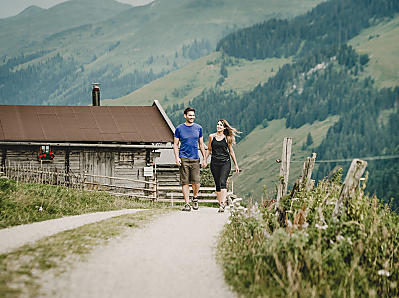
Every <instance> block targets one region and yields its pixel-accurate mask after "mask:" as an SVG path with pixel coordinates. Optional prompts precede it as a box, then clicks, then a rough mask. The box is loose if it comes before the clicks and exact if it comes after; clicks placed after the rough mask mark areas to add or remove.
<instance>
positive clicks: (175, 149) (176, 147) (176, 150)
mask: <svg viewBox="0 0 399 298" xmlns="http://www.w3.org/2000/svg"><path fill="white" fill-rule="evenodd" d="M179 141H180V140H179V138H176V137H174V139H173V152H174V154H175V160H176V164H177V165H178V166H179V167H180V165H181V159H180V157H179Z"/></svg>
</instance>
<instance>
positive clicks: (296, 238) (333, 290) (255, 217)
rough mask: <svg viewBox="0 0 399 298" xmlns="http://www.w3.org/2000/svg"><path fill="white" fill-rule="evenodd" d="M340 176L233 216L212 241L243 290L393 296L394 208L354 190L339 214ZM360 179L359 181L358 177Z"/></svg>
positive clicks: (396, 291) (398, 259)
mask: <svg viewBox="0 0 399 298" xmlns="http://www.w3.org/2000/svg"><path fill="white" fill-rule="evenodd" d="M340 180H341V177H340V175H337V176H335V177H333V179H332V180H331V181H322V182H320V183H319V185H318V186H317V187H316V188H314V189H313V190H311V191H309V192H301V193H298V194H296V195H295V197H293V198H291V197H290V196H286V197H284V198H283V199H282V200H281V202H280V203H281V206H282V207H281V208H282V214H284V216H282V217H278V216H276V211H275V208H274V205H273V204H269V205H268V204H265V206H262V207H257V206H254V207H253V208H252V209H249V211H246V212H242V213H240V214H238V215H236V216H232V217H231V218H230V219H231V221H230V223H229V224H228V225H227V226H226V227H225V229H224V231H223V233H222V235H221V238H220V240H219V244H218V259H219V260H220V262H221V263H222V266H223V268H224V273H225V278H226V280H227V282H228V283H229V284H230V285H232V287H233V289H234V290H235V291H237V292H238V293H239V295H242V296H245V297H398V295H399V287H398V280H399V216H398V215H397V214H396V213H394V212H392V211H391V210H390V208H389V206H384V205H382V204H380V203H379V202H378V199H377V198H376V197H372V198H370V197H369V196H367V195H365V194H364V193H363V191H362V190H358V191H357V193H356V194H355V195H353V196H352V197H351V198H350V200H348V201H347V203H346V204H345V208H343V212H342V213H341V216H340V217H339V219H338V220H337V221H334V220H333V218H332V212H333V209H334V206H335V203H336V201H337V198H338V197H339V194H340V190H341V183H340ZM364 187H365V185H364Z"/></svg>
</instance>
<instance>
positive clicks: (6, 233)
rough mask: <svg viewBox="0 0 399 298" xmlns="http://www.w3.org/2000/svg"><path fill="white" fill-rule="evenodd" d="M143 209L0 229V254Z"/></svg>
mask: <svg viewBox="0 0 399 298" xmlns="http://www.w3.org/2000/svg"><path fill="white" fill-rule="evenodd" d="M142 210H145V209H123V210H116V211H105V212H94V213H88V214H82V215H75V216H66V217H62V218H57V219H51V220H46V221H41V222H35V223H32V224H26V225H20V226H15V227H11V228H6V229H1V230H0V254H3V253H7V252H10V251H12V250H13V249H16V248H18V247H20V246H22V245H25V244H28V243H32V242H35V241H37V240H39V239H41V238H44V237H47V236H51V235H54V234H57V233H59V232H63V231H66V230H71V229H75V228H77V227H80V226H83V225H86V224H89V223H93V222H98V221H102V220H105V219H108V218H111V217H115V216H120V215H123V214H130V213H136V212H137V211H142Z"/></svg>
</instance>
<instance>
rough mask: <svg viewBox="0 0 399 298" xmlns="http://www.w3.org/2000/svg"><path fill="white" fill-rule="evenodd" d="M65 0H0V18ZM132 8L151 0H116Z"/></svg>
mask: <svg viewBox="0 0 399 298" xmlns="http://www.w3.org/2000/svg"><path fill="white" fill-rule="evenodd" d="M65 1H66V0H0V18H7V17H10V16H14V15H17V14H18V13H20V12H21V11H23V10H24V9H25V8H27V7H29V6H31V5H36V6H39V7H41V8H49V7H51V6H54V5H56V4H58V3H61V2H65ZM117 1H118V2H121V3H127V4H131V5H134V6H138V5H144V4H147V3H149V2H151V1H152V0H117Z"/></svg>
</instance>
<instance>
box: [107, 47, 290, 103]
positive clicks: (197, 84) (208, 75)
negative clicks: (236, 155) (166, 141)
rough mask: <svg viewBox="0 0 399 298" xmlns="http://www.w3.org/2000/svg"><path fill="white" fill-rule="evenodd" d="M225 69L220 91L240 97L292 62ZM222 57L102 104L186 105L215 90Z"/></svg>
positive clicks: (235, 62) (241, 63)
mask: <svg viewBox="0 0 399 298" xmlns="http://www.w3.org/2000/svg"><path fill="white" fill-rule="evenodd" d="M230 59H231V60H232V61H231V62H230V64H227V65H226V69H227V72H228V76H227V78H226V79H225V82H224V83H223V85H221V87H220V88H221V89H223V90H235V91H236V92H238V93H241V92H244V91H250V90H252V89H253V88H255V87H256V85H258V84H259V83H264V82H266V81H267V80H268V79H269V78H270V77H271V76H273V75H274V74H275V73H276V72H277V70H278V69H279V67H281V66H282V65H284V64H286V63H289V62H290V59H277V58H273V59H265V60H254V61H248V60H245V59H238V58H230ZM223 60H224V59H223V58H222V54H221V53H219V52H214V53H212V54H210V55H208V56H205V57H202V58H199V59H197V60H195V61H194V62H192V63H190V64H189V65H187V66H185V67H183V68H181V69H179V70H176V71H174V72H172V73H170V74H168V75H166V76H164V77H162V78H160V79H158V80H155V81H153V82H151V83H149V84H147V85H145V86H144V87H142V88H140V89H138V90H136V91H134V92H132V93H130V94H128V95H126V96H123V97H121V98H118V99H115V100H103V101H102V103H103V104H104V105H151V104H152V103H153V101H154V99H157V100H159V101H160V102H161V104H162V106H163V107H164V108H166V107H168V106H169V105H173V104H181V103H184V104H187V103H188V102H189V101H190V100H191V99H193V98H194V97H196V96H198V95H199V94H200V93H201V92H202V90H204V89H209V88H213V87H215V85H216V82H217V81H218V79H219V78H220V76H221V75H220V68H221V65H222V62H223Z"/></svg>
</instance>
